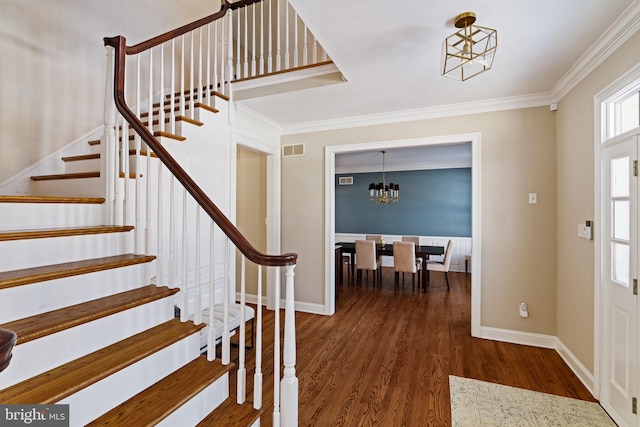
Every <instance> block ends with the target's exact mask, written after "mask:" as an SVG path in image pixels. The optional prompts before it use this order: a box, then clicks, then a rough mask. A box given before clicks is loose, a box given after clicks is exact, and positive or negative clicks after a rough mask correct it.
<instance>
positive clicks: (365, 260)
mask: <svg viewBox="0 0 640 427" xmlns="http://www.w3.org/2000/svg"><path fill="white" fill-rule="evenodd" d="M362 270H367V276H368V275H369V270H371V271H373V285H374V286H375V284H376V279H377V278H378V277H379V278H380V283H382V261H380V259H378V258H377V257H376V242H375V241H373V240H356V276H357V279H356V283H359V282H361V281H362Z"/></svg>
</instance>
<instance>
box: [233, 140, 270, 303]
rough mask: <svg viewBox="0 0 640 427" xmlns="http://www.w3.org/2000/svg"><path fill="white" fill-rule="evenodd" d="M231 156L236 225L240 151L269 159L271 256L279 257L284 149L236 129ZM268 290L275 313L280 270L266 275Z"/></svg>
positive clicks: (268, 210) (268, 230)
mask: <svg viewBox="0 0 640 427" xmlns="http://www.w3.org/2000/svg"><path fill="white" fill-rule="evenodd" d="M231 135H232V137H231V152H232V153H233V156H232V162H231V178H232V182H233V188H232V189H231V190H232V192H233V193H232V194H233V195H234V200H233V203H232V204H231V206H232V211H233V218H234V223H235V213H236V212H235V210H236V203H237V201H236V198H237V194H236V188H235V186H236V174H237V147H238V145H240V146H242V147H246V148H249V149H251V150H254V151H258V152H260V153H262V154H264V155H265V156H266V160H267V171H266V175H267V197H266V200H267V206H266V210H267V218H266V223H267V224H266V225H267V236H266V237H267V253H269V254H279V253H280V252H281V243H282V242H281V239H280V236H281V232H280V231H281V221H280V219H281V216H282V215H281V212H280V200H281V188H280V183H281V179H280V177H281V175H280V174H281V172H280V170H281V168H280V147H275V146H272V145H270V144H268V143H265V142H263V141H259V140H257V139H255V138H253V137H250V136H247V135H245V134H243V133H241V132H238V131H237V130H236V129H234V130H232V132H231ZM265 281H266V289H267V295H266V298H267V307H268V308H269V309H273V304H271V303H269V301H273V295H272V294H273V289H274V287H275V286H280V274H279V272H278V269H275V268H269V269H267V270H266V275H265Z"/></svg>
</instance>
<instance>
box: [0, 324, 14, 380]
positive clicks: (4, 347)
mask: <svg viewBox="0 0 640 427" xmlns="http://www.w3.org/2000/svg"><path fill="white" fill-rule="evenodd" d="M17 339H18V337H17V336H16V334H15V333H14V332H12V331H8V330H6V329H0V372H2V371H4V370H5V369H7V367H8V366H9V363H10V362H11V357H12V354H11V351H12V350H13V347H14V346H15V345H16V341H17Z"/></svg>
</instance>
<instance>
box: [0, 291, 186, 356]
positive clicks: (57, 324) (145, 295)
mask: <svg viewBox="0 0 640 427" xmlns="http://www.w3.org/2000/svg"><path fill="white" fill-rule="evenodd" d="M178 291H179V289H170V288H168V287H166V286H164V287H156V286H155V285H147V286H143V287H141V288H137V289H133V290H131V291H126V292H121V293H118V294H114V295H110V296H107V297H104V298H98V299H95V300H92V301H88V302H84V303H81V304H76V305H72V306H69V307H64V308H61V309H58V310H53V311H49V312H46V313H42V314H37V315H35V316H31V317H26V318H24V319H19V320H14V321H12V322H8V323H5V324H3V325H0V328H2V329H8V330H10V331H13V332H15V333H16V335H18V342H17V344H16V345H20V344H24V343H26V342H29V341H32V340H35V339H38V338H41V337H44V336H47V335H51V334H55V333H57V332H60V331H63V330H65V329H70V328H73V327H75V326H78V325H81V324H83V323H88V322H91V321H93V320H97V319H101V318H103V317H106V316H110V315H112V314H115V313H119V312H121V311H125V310H128V309H130V308H134V307H137V306H140V305H143V304H146V303H149V302H152V301H156V300H159V299H162V298H165V297H168V296H171V295H174V294H175V293H177V292H178Z"/></svg>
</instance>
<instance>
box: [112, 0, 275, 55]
mask: <svg viewBox="0 0 640 427" xmlns="http://www.w3.org/2000/svg"><path fill="white" fill-rule="evenodd" d="M261 1H262V0H240V1H237V2H234V3H229V2H228V1H227V0H222V5H221V6H220V11H218V12H216V13H214V14H213V15H209V16H207V17H205V18H201V19H198V20H197V21H194V22H192V23H190V24H187V25H183V26H182V27H179V28H176V29H175V30H171V31H167V32H166V33H164V34H161V35H159V36H156V37H154V38H152V39H149V40H146V41H143V42H141V43H138V44H136V45H134V46H126V47H125V49H126V52H127V55H134V54H136V53H140V52H144V51H145V50H147V49H151V48H152V47H155V46H158V45H160V44H162V43H164V42H167V41H169V40H171V39H173V38H175V37H178V36H181V35H183V34H186V33H188V32H190V31H193V30H195V29H196V28H199V27H202V26H203V25H206V24H208V23H210V22H213V21H216V20H218V19H220V18H222V17H223V16H225V15H226V14H227V10H229V9H231V10H235V9H240V8H242V7H245V6H249V5H251V4H253V3H260V2H261ZM107 39H108V38H107V37H105V39H104V40H105V44H107Z"/></svg>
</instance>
